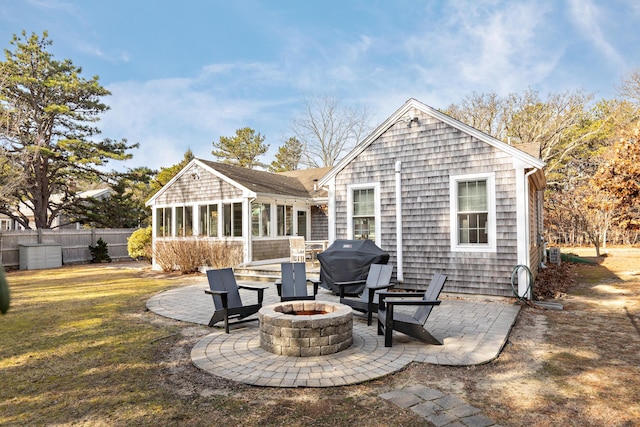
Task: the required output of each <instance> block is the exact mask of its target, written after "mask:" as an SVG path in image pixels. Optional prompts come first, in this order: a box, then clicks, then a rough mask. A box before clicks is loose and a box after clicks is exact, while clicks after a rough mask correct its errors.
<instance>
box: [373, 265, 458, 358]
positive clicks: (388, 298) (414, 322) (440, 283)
mask: <svg viewBox="0 0 640 427" xmlns="http://www.w3.org/2000/svg"><path fill="white" fill-rule="evenodd" d="M446 281H447V276H445V275H443V274H439V273H436V274H435V275H434V276H433V279H431V283H430V284H429V287H428V288H427V290H426V291H425V292H424V293H419V292H418V293H417V292H380V293H379V297H380V301H379V304H378V335H384V346H385V347H391V346H392V345H393V331H394V330H395V331H398V332H402V333H403V334H406V335H409V336H411V337H413V338H417V339H419V340H421V341H424V342H426V343H429V344H436V345H442V341H440V340H439V339H437V338H436V337H434V336H433V335H431V333H430V332H429V331H427V330H426V329H425V327H424V325H425V323H426V322H427V319H428V318H429V315H430V314H431V310H432V309H433V307H434V306H436V305H440V301H438V296H440V292H441V291H442V288H443V287H444V283H445V282H446ZM405 297H414V298H405ZM416 297H422V298H420V299H418V298H416ZM397 305H416V306H418V308H417V309H416V311H415V313H413V314H406V313H400V312H397V311H395V306H397Z"/></svg>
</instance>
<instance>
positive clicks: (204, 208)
mask: <svg viewBox="0 0 640 427" xmlns="http://www.w3.org/2000/svg"><path fill="white" fill-rule="evenodd" d="M200 235H201V236H208V237H218V205H217V204H214V205H201V206H200Z"/></svg>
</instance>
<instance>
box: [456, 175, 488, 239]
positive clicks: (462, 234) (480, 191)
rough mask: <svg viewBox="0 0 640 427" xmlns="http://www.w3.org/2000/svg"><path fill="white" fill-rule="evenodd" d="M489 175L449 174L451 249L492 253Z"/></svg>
mask: <svg viewBox="0 0 640 427" xmlns="http://www.w3.org/2000/svg"><path fill="white" fill-rule="evenodd" d="M494 182H495V180H494V176H493V174H478V175H460V176H453V177H451V182H450V192H451V250H452V251H458V252H461V251H468V252H495V250H496V224H495V211H496V207H495V183H494Z"/></svg>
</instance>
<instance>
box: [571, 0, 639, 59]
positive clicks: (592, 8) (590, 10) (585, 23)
mask: <svg viewBox="0 0 640 427" xmlns="http://www.w3.org/2000/svg"><path fill="white" fill-rule="evenodd" d="M636 8H637V6H636ZM569 10H570V13H571V20H572V21H573V24H574V25H575V26H576V27H577V28H578V29H579V30H580V31H581V33H582V35H583V36H584V37H586V38H587V39H589V40H591V42H592V43H593V44H594V45H595V46H596V47H597V48H598V50H600V51H601V52H602V53H603V54H604V55H605V57H606V58H608V60H610V61H613V62H614V63H615V64H617V65H618V66H622V67H623V68H626V67H625V61H624V59H623V57H622V55H621V54H620V53H618V52H617V51H616V49H615V48H614V46H613V45H612V44H611V43H610V42H609V40H607V37H606V36H605V34H604V31H603V29H602V25H601V22H603V21H605V20H606V19H607V18H606V11H605V10H604V9H603V8H599V7H598V6H597V5H596V4H595V3H594V2H593V1H592V0H569ZM636 10H637V9H636Z"/></svg>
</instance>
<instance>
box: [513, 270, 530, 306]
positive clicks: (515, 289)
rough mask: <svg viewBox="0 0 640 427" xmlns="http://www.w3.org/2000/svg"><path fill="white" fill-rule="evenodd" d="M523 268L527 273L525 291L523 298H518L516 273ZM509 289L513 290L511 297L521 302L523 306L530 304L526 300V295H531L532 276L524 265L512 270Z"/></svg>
mask: <svg viewBox="0 0 640 427" xmlns="http://www.w3.org/2000/svg"><path fill="white" fill-rule="evenodd" d="M521 268H524V270H525V271H526V272H527V281H528V283H527V289H526V290H525V291H524V294H523V295H524V296H520V295H519V294H518V286H517V285H518V273H519V272H520V269H521ZM511 289H512V290H513V295H514V296H515V297H516V298H518V301H521V302H523V303H525V304H530V301H528V300H527V299H526V295H529V294H533V274H531V270H530V269H529V267H527V266H526V265H523V264H520V265H516V266H515V267H514V268H513V272H511Z"/></svg>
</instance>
